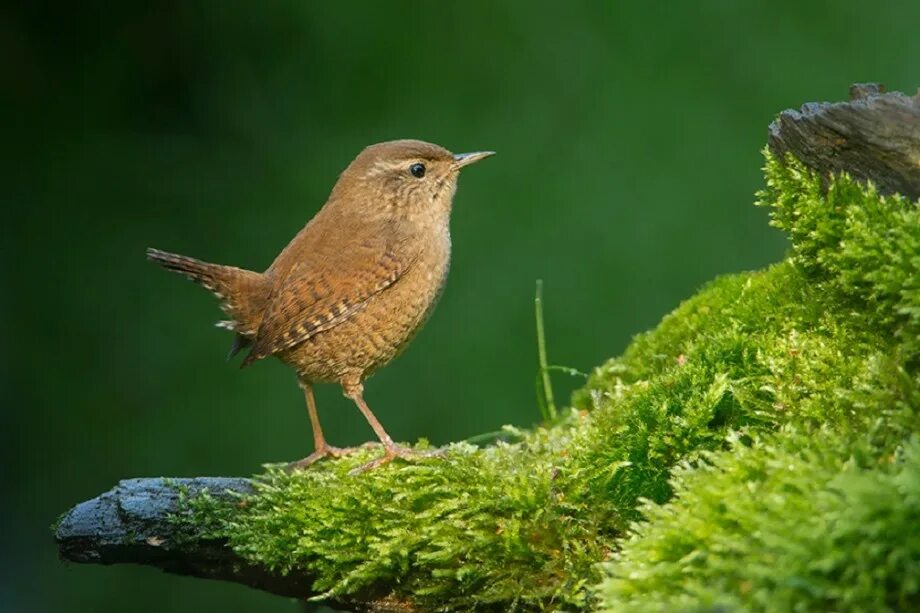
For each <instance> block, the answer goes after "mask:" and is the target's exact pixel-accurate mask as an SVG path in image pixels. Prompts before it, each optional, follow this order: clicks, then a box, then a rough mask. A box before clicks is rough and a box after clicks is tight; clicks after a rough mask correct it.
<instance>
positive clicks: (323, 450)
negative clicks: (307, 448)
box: [287, 443, 377, 472]
mask: <svg viewBox="0 0 920 613" xmlns="http://www.w3.org/2000/svg"><path fill="white" fill-rule="evenodd" d="M376 444H377V443H365V444H363V445H361V446H360V447H333V446H332V445H323V446H322V447H317V449H316V451H314V452H313V453H311V454H310V455H308V456H307V457H305V458H304V459H302V460H297V461H296V462H291V463H290V464H288V465H287V469H288V471H289V472H293V471H295V470H303V469H305V468H307V467H309V466H312V465H313V464H316V463H317V462H319V461H320V460H322V459H323V458H343V457H345V456H347V455H348V454H350V453H354V452H356V451H358V450H359V449H366V448H367V447H368V445H376Z"/></svg>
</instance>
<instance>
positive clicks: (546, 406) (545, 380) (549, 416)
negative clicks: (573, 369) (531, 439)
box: [533, 279, 556, 422]
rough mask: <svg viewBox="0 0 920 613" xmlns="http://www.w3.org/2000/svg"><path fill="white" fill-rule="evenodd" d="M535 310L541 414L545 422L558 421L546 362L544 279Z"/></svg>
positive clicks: (538, 287)
mask: <svg viewBox="0 0 920 613" xmlns="http://www.w3.org/2000/svg"><path fill="white" fill-rule="evenodd" d="M533 302H534V310H535V311H536V317H537V357H538V359H539V361H540V372H539V375H538V381H542V384H543V386H542V387H543V389H542V395H541V394H540V393H539V392H538V393H537V399H538V400H540V401H541V402H540V412H541V413H542V414H543V419H544V421H550V422H552V421H555V420H556V401H555V400H554V399H553V383H552V381H551V380H550V376H549V369H550V367H549V363H548V362H547V360H546V333H545V331H544V328H543V279H537V292H536V296H535V297H534V301H533ZM538 388H539V383H538Z"/></svg>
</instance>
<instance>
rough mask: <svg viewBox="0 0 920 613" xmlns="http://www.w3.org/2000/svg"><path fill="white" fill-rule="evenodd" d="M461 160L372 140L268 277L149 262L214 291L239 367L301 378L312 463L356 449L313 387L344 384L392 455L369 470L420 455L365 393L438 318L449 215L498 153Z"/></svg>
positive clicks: (183, 261) (173, 261) (164, 257)
mask: <svg viewBox="0 0 920 613" xmlns="http://www.w3.org/2000/svg"><path fill="white" fill-rule="evenodd" d="M491 154H492V153H491V152H489V151H483V152H476V153H468V154H459V155H454V154H452V153H450V152H449V151H448V150H446V149H444V148H443V147H439V146H437V145H433V144H430V143H425V142H422V141H417V140H399V141H391V142H386V143H380V144H377V145H372V146H370V147H367V148H366V149H365V150H364V151H362V152H361V153H360V154H359V155H358V157H357V158H355V160H354V161H353V162H352V163H351V164H350V165H349V166H348V168H346V169H345V171H344V172H343V173H342V175H341V177H340V178H339V180H338V182H337V183H336V184H335V187H334V188H333V189H332V193H331V194H330V196H329V199H328V200H327V201H326V204H325V206H323V208H322V209H321V210H320V211H319V213H317V214H316V216H315V217H314V218H313V219H312V220H310V222H309V223H308V224H307V225H306V226H305V227H304V228H303V229H302V230H301V231H300V232H299V233H298V234H297V236H295V237H294V239H293V240H292V241H291V242H290V243H289V244H288V246H287V247H285V248H284V250H283V251H282V252H281V253H280V254H279V255H278V257H277V258H275V261H274V262H273V263H272V265H271V266H269V268H268V269H267V270H266V271H265V272H264V273H257V272H252V271H249V270H243V269H240V268H234V267H231V266H221V265H217V264H208V263H206V262H201V261H199V260H195V259H192V258H188V257H185V256H180V255H174V254H171V253H166V252H163V251H158V250H156V249H149V250H148V251H147V257H148V258H149V259H150V260H152V261H154V262H157V263H158V264H160V265H162V266H163V267H164V268H167V269H169V270H173V271H176V272H180V273H182V274H184V275H186V276H187V277H189V278H190V279H192V280H193V281H195V282H197V283H199V284H200V285H202V286H204V287H205V288H206V289H208V290H210V291H211V292H213V293H214V294H215V295H216V296H217V297H218V298H219V299H220V300H221V308H222V309H223V310H224V312H225V313H226V314H227V315H228V317H229V320H228V321H225V322H221V323H220V324H218V325H221V326H222V327H225V328H228V329H231V330H233V331H234V332H235V333H236V335H237V336H236V341H235V342H234V345H233V348H232V349H231V357H232V356H233V354H235V353H236V352H237V351H239V350H240V349H242V348H244V347H247V346H248V347H250V350H249V354H248V355H247V356H246V358H245V359H244V360H243V364H242V366H244V367H245V366H247V365H249V364H251V363H253V362H255V361H256V360H260V359H262V358H265V357H268V356H270V355H274V356H276V357H278V358H279V359H280V360H282V361H283V362H285V363H287V364H289V365H290V366H292V367H293V368H294V369H295V370H296V371H297V374H298V377H299V380H300V384H301V387H302V388H303V390H304V395H305V398H306V402H307V408H308V412H309V415H310V421H311V424H312V426H313V438H314V444H315V450H314V452H313V453H312V454H310V455H309V456H308V457H306V458H304V459H303V460H301V461H300V462H297V463H295V466H298V467H303V466H308V465H310V464H312V463H313V462H315V461H316V460H319V459H320V458H323V457H325V456H327V455H333V456H338V455H341V454H343V453H345V452H347V451H348V450H344V449H338V448H335V447H331V446H330V445H329V444H328V443H327V442H326V440H325V438H324V436H323V433H322V429H321V428H320V424H319V418H318V415H317V412H316V405H315V402H314V400H313V390H312V386H313V384H314V383H326V382H331V383H338V384H340V385H341V386H342V390H343V392H344V393H345V395H346V396H347V397H349V398H351V399H352V400H354V402H355V403H356V404H357V405H358V408H359V409H360V410H361V412H362V413H363V414H364V416H365V417H366V418H367V420H368V422H369V423H370V425H371V427H372V428H373V429H374V432H375V433H376V434H377V437H378V438H379V439H380V442H381V443H382V444H383V446H384V455H383V456H382V457H381V458H380V459H378V460H375V461H374V462H371V463H370V464H368V465H367V466H365V467H364V468H371V467H373V466H379V465H381V464H384V463H386V462H389V461H390V460H392V459H393V458H396V457H408V456H410V455H412V453H411V451H410V450H407V449H405V448H402V447H399V446H397V445H396V444H394V443H393V441H392V439H391V438H390V437H389V435H388V434H387V433H386V431H385V430H384V429H383V427H382V426H381V425H380V422H379V421H377V419H376V418H375V417H374V414H373V413H372V412H371V410H370V408H368V406H367V404H366V403H365V402H364V398H363V383H364V380H365V379H366V378H367V377H368V376H369V375H370V374H371V373H373V372H374V371H375V370H376V369H378V368H380V367H381V366H384V365H385V364H386V363H387V362H389V361H390V360H392V359H393V358H394V357H395V356H396V355H397V354H398V353H399V352H400V351H401V350H402V349H403V348H404V347H405V346H406V344H407V343H408V342H409V341H410V340H411V339H412V337H413V336H414V335H415V333H416V332H417V331H418V330H419V328H420V327H421V326H422V324H424V323H425V320H426V319H427V318H428V316H429V315H430V314H431V311H432V309H433V308H434V305H435V303H436V302H437V299H438V297H439V295H440V293H441V289H442V288H443V286H444V282H445V280H446V278H447V271H448V268H449V265H450V230H449V221H450V211H451V205H452V201H453V197H454V192H455V191H456V187H457V177H458V175H459V172H460V169H461V168H463V167H464V166H467V165H469V164H472V163H474V162H476V161H478V160H481V159H483V158H484V157H487V156H489V155H491Z"/></svg>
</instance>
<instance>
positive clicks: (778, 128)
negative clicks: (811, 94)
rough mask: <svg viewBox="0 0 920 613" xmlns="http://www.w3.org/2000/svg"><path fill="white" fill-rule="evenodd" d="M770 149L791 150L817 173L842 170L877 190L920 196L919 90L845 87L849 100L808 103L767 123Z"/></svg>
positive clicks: (784, 152)
mask: <svg viewBox="0 0 920 613" xmlns="http://www.w3.org/2000/svg"><path fill="white" fill-rule="evenodd" d="M769 146H770V150H771V151H772V152H773V153H774V154H777V155H778V156H780V157H782V156H784V155H785V154H786V153H791V154H792V155H794V156H795V157H797V158H798V159H799V160H801V161H802V162H804V163H805V165H807V166H809V167H810V168H813V169H815V170H818V171H819V172H821V174H823V175H827V174H828V173H831V172H835V173H836V172H840V171H844V170H845V171H847V172H849V173H850V174H851V175H853V176H854V177H856V178H858V179H864V180H865V179H869V180H871V181H872V182H874V183H875V184H876V186H877V187H878V188H879V191H880V192H881V193H885V194H890V193H893V192H897V193H900V194H903V195H905V196H907V197H908V198H910V199H911V200H916V199H918V198H920V92H918V94H917V95H916V96H913V97H910V96H905V95H904V94H902V93H900V92H885V88H884V86H882V85H878V84H856V85H852V86H851V87H850V100H849V102H835V103H828V102H809V103H808V104H805V105H803V106H802V108H801V109H800V110H798V111H795V110H788V111H783V112H782V113H780V114H779V117H777V119H776V121H774V122H773V123H771V124H770V135H769Z"/></svg>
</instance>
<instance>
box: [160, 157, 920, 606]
mask: <svg viewBox="0 0 920 613" xmlns="http://www.w3.org/2000/svg"><path fill="white" fill-rule="evenodd" d="M766 183H767V187H766V188H765V190H764V191H763V192H762V193H761V194H760V204H762V205H765V206H770V207H772V218H773V224H774V225H776V226H777V227H779V228H781V229H782V230H784V231H785V232H787V233H788V235H789V237H790V238H791V242H792V247H791V251H790V254H789V256H788V258H787V259H786V260H785V261H783V262H781V263H779V264H776V265H774V266H772V267H770V268H768V269H766V270H764V271H760V272H750V273H743V274H737V275H732V276H727V277H723V278H720V279H717V280H716V281H714V282H712V283H710V284H709V285H707V286H706V287H704V288H703V289H702V290H700V292H699V293H698V294H697V295H696V296H694V297H693V298H691V299H689V300H687V301H686V302H685V303H684V304H682V305H681V306H679V307H678V308H677V309H676V310H675V311H674V312H673V313H671V314H670V315H668V316H667V317H665V318H664V320H663V321H662V322H661V324H660V325H659V326H658V327H657V328H656V329H655V330H653V331H651V332H648V333H645V334H642V335H639V336H638V337H636V338H635V340H634V341H633V342H632V344H631V345H630V346H629V348H628V349H627V350H626V352H625V354H624V355H623V356H621V357H618V358H615V359H612V360H610V361H609V362H608V363H606V364H604V365H602V366H600V367H598V368H597V369H596V370H595V371H594V372H593V373H592V375H591V376H590V378H589V381H588V383H587V385H586V386H585V387H584V388H583V389H581V390H579V391H578V392H576V394H575V396H574V398H573V407H574V408H573V409H571V411H570V412H568V413H567V414H566V416H565V418H564V419H563V420H561V421H560V423H557V424H553V425H549V426H546V427H541V428H538V429H536V430H534V431H516V430H513V429H509V433H510V434H513V435H514V438H515V439H516V440H517V442H514V443H505V442H499V443H496V444H494V445H491V446H489V447H486V448H478V447H474V446H472V445H468V444H455V445H451V446H450V447H449V448H448V449H447V453H446V455H445V456H444V457H442V458H433V459H429V460H423V461H419V462H417V463H412V464H395V465H392V466H389V467H386V468H383V469H380V470H376V471H371V472H369V473H366V474H362V475H359V476H355V477H351V476H348V471H349V470H351V469H352V468H354V467H355V466H358V465H359V464H360V463H362V462H365V461H367V459H368V457H369V454H371V453H374V452H373V451H369V452H367V453H359V454H356V455H355V456H353V457H349V458H346V459H342V460H339V461H335V462H326V463H322V464H320V465H317V466H315V467H313V468H311V469H310V470H308V471H303V472H298V473H295V474H287V473H286V472H284V471H283V470H281V469H280V468H269V470H268V472H267V473H266V474H264V475H261V476H259V477H258V484H257V492H256V493H255V494H254V495H252V496H247V497H244V498H242V499H240V500H239V501H236V502H234V503H232V504H229V503H227V502H226V501H221V500H218V499H216V498H211V497H209V496H199V497H196V498H193V499H190V500H189V501H188V504H187V507H188V508H187V510H188V513H186V514H183V515H181V516H180V517H179V518H178V520H177V521H180V522H191V523H193V524H194V525H195V527H196V529H201V527H202V526H204V529H205V532H206V534H207V536H211V537H216V538H223V539H227V541H228V543H229V544H230V546H231V547H232V548H233V549H234V550H235V551H236V553H237V554H239V555H240V556H242V557H243V558H244V559H246V560H248V561H251V562H253V563H256V564H260V565H262V566H264V567H265V568H267V569H269V570H271V571H274V572H278V573H288V572H292V571H296V572H298V573H303V574H306V575H308V576H312V577H316V580H315V584H314V586H313V587H314V589H315V590H316V592H317V594H318V596H317V599H319V600H323V599H334V600H336V601H338V602H349V601H354V602H359V601H364V602H367V601H370V600H378V601H379V600H381V599H390V601H392V602H398V603H402V604H404V605H411V606H413V607H416V608H419V609H437V610H469V609H498V610H507V609H541V608H542V609H563V610H571V609H581V608H602V609H611V610H617V611H620V610H649V611H652V610H654V611H659V610H674V609H705V610H715V609H718V610H736V609H737V610H777V609H781V610H786V609H802V610H813V609H819V610H882V609H903V610H906V609H910V608H912V607H916V606H918V605H920V563H918V560H920V485H918V484H920V442H918V439H917V438H916V436H915V434H914V433H916V432H918V426H920V207H918V204H917V203H912V202H909V201H907V200H906V199H904V198H901V197H899V196H881V195H879V194H878V193H877V192H876V191H875V190H874V189H873V187H872V186H871V185H869V186H866V185H862V184H859V183H857V182H856V181H854V180H852V179H851V178H849V177H848V176H846V175H842V176H837V177H834V178H833V179H832V180H830V181H829V182H826V183H823V184H822V181H821V180H819V179H818V178H817V177H816V176H814V175H813V174H812V173H810V172H809V171H807V170H806V169H805V168H804V167H803V166H802V165H801V164H799V163H798V162H796V161H795V160H794V159H791V158H789V159H788V160H785V161H784V162H783V163H780V162H779V161H778V160H776V159H774V158H772V157H771V156H770V155H769V154H768V155H767V166H766Z"/></svg>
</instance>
